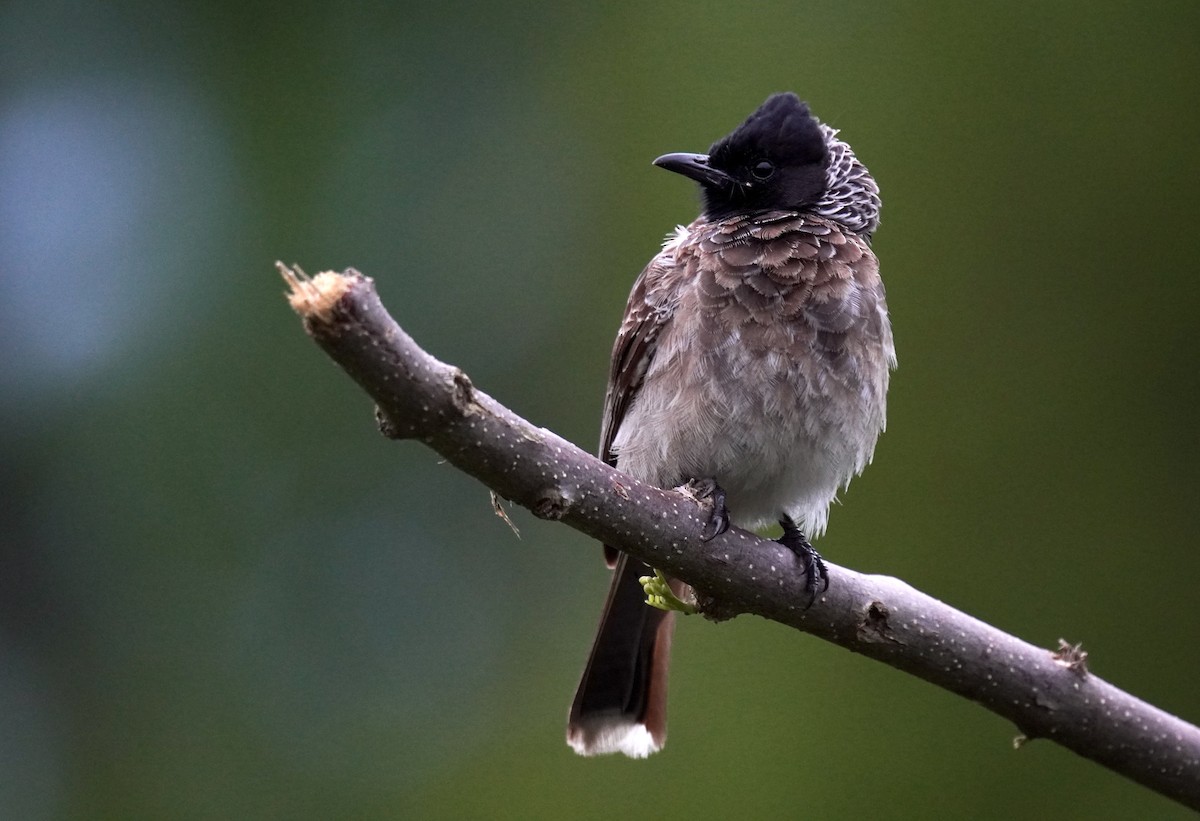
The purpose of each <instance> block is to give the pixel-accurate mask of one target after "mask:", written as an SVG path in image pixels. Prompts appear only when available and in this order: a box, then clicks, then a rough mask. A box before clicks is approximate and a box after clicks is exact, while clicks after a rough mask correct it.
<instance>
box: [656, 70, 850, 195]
mask: <svg viewBox="0 0 1200 821" xmlns="http://www.w3.org/2000/svg"><path fill="white" fill-rule="evenodd" d="M654 164H655V165H657V166H660V167H662V168H666V169H667V170H669V171H675V172H677V173H679V174H683V175H684V176H686V177H690V178H691V179H693V180H695V181H696V182H698V183H700V187H701V189H702V190H703V193H704V213H705V215H706V216H708V217H710V218H721V217H726V216H730V215H733V214H744V213H754V212H758V211H770V210H774V209H789V210H797V211H799V210H804V209H805V208H807V207H811V206H813V205H815V204H816V203H817V202H818V201H820V199H821V197H822V195H823V194H824V193H825V189H826V169H827V168H828V166H829V146H828V144H827V143H826V138H825V132H823V131H822V129H821V124H820V123H819V122H818V121H817V118H816V117H814V116H813V115H812V113H811V112H810V111H809V110H808V104H807V103H803V102H801V101H800V98H798V97H797V96H796V95H795V94H792V93H791V92H788V93H785V94H773V95H771V96H770V97H768V98H767V101H766V102H765V103H763V104H762V105H761V106H759V108H758V110H757V111H755V112H754V113H753V114H751V115H750V116H749V117H747V118H746V121H745V122H744V123H742V124H741V125H739V126H738V127H737V128H736V129H734V131H733V133H732V134H730V135H729V136H728V137H725V138H724V139H721V140H718V141H717V142H715V143H713V146H712V148H711V149H709V152H708V154H707V155H704V154H666V155H664V156H662V157H659V158H658V159H657V160H655V161H654Z"/></svg>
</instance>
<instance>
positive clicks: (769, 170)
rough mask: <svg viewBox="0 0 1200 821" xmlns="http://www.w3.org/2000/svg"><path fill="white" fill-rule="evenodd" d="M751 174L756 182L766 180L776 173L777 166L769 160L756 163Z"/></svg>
mask: <svg viewBox="0 0 1200 821" xmlns="http://www.w3.org/2000/svg"><path fill="white" fill-rule="evenodd" d="M750 173H751V174H753V175H754V178H755V179H756V180H765V179H768V178H770V176H771V175H772V174H774V173H775V166H774V164H772V163H770V162H768V161H767V160H762V161H760V162H758V163H755V165H754V167H753V168H751V169H750Z"/></svg>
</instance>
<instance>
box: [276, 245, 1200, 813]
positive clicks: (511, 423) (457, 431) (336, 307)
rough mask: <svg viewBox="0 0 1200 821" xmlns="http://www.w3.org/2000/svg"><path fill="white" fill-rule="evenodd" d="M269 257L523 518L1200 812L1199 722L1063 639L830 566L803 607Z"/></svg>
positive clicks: (759, 545) (349, 281) (388, 414)
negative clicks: (819, 641) (1103, 674)
mask: <svg viewBox="0 0 1200 821" xmlns="http://www.w3.org/2000/svg"><path fill="white" fill-rule="evenodd" d="M278 267H279V270H280V273H282V274H283V277H284V279H285V280H287V282H288V284H289V286H290V287H291V293H290V294H289V301H290V302H291V305H292V308H293V309H294V310H295V311H296V312H297V313H298V314H300V316H301V317H302V318H303V320H304V328H305V330H306V331H307V332H308V334H309V335H310V336H312V337H313V339H314V340H315V341H316V342H317V344H318V345H320V346H321V348H322V349H323V350H324V351H325V353H327V354H328V355H329V356H330V357H331V358H332V359H333V360H334V361H335V362H336V363H337V364H338V365H340V366H341V367H342V368H343V369H344V370H345V371H346V372H347V373H348V374H350V376H351V377H353V379H354V380H355V381H356V382H357V383H358V384H359V386H360V387H362V388H363V390H365V391H366V392H367V394H368V395H370V396H371V398H372V399H374V400H375V402H376V405H377V414H378V417H379V423H380V427H381V429H382V430H383V431H384V433H385V434H386V435H388V436H389V437H391V438H395V439H419V440H420V441H422V442H424V443H425V444H426V445H428V446H429V447H431V448H433V449H434V450H435V451H437V452H438V453H439V454H441V455H442V456H443V457H445V458H446V459H447V460H448V461H449V462H451V463H452V464H454V465H455V466H456V467H458V468H459V469H461V470H463V471H464V472H466V473H468V474H470V475H472V476H474V477H475V478H477V479H479V480H480V481H481V482H483V483H484V484H485V485H487V486H488V487H489V488H491V489H492V490H493V491H495V492H496V493H498V494H499V495H501V496H503V497H504V498H506V499H509V500H511V501H513V502H516V503H517V504H520V505H522V506H523V507H526V508H528V509H529V510H531V511H532V512H533V513H534V515H535V516H538V517H539V518H542V519H558V520H561V521H563V522H564V523H566V524H568V525H570V526H571V527H573V528H575V529H576V530H579V531H581V532H582V533H586V534H587V535H589V536H592V537H595V538H596V539H599V540H602V541H603V542H605V543H606V544H610V545H613V546H615V547H618V548H620V549H621V550H623V551H625V552H627V553H630V554H631V555H633V556H636V557H637V558H639V559H641V560H643V561H645V562H646V563H647V564H650V565H651V566H653V567H657V568H660V569H661V570H663V571H664V572H666V573H667V574H668V575H670V576H674V577H676V578H679V579H681V580H683V581H685V582H687V583H688V584H690V585H691V586H692V587H693V588H695V589H696V591H697V595H698V598H699V606H700V610H701V612H702V613H704V614H705V615H707V616H709V617H710V618H718V619H725V618H731V617H733V616H735V615H737V614H739V613H754V614H756V615H759V616H763V617H764V618H768V619H772V620H774V621H778V622H781V623H783V624H786V625H788V626H790V627H794V628H796V629H798V630H803V631H804V632H806V633H811V634H813V635H815V636H819V637H820V638H823V639H826V640H827V641H831V642H833V643H834V644H837V645H840V646H841V647H844V648H846V649H848V650H852V651H854V652H856V653H861V654H862V655H864V656H869V657H870V658H873V659H877V660H879V661H882V662H884V663H886V664H889V665H891V666H892V667H895V668H897V669H900V670H904V671H906V672H909V673H912V674H913V675H915V676H918V677H919V678H923V679H925V680H926V681H929V682H931V683H933V684H936V685H938V686H939V687H942V688H944V689H946V690H950V691H951V692H954V693H958V694H959V695H961V696H965V697H966V698H969V699H971V700H972V701H975V702H978V703H979V704H981V705H983V706H984V707H986V708H987V709H989V710H991V711H992V712H994V713H996V714H998V715H1000V716H1003V717H1004V718H1007V719H1009V720H1010V721H1012V722H1013V723H1014V724H1016V725H1017V727H1018V729H1019V730H1020V732H1021V734H1022V736H1024V738H1026V739H1034V738H1048V739H1051V740H1054V741H1057V742H1058V743H1059V744H1062V745H1063V746H1064V747H1067V748H1068V749H1070V750H1073V751H1074V752H1076V753H1078V754H1079V755H1082V756H1084V757H1086V758H1090V759H1092V760H1093V761H1096V762H1098V763H1100V764H1102V765H1104V766H1106V767H1108V768H1110V769H1112V770H1114V771H1116V772H1118V773H1121V774H1122V775H1125V776H1128V777H1129V778H1131V779H1133V780H1134V781H1137V782H1138V783H1140V784H1143V785H1145V786H1147V787H1149V788H1150V789H1152V790H1155V791H1157V792H1159V793H1162V794H1163V795H1165V796H1168V797H1170V798H1173V799H1175V800H1176V801H1179V802H1181V803H1183V804H1185V805H1186V806H1188V807H1191V808H1192V809H1198V810H1200V728H1197V727H1195V726H1193V725H1191V724H1188V723H1186V722H1184V721H1182V720H1180V719H1178V718H1175V717H1174V716H1172V715H1170V714H1168V713H1165V712H1163V711H1162V710H1159V709H1158V708H1156V707H1154V706H1152V705H1150V704H1147V703H1146V702H1144V701H1141V700H1140V699H1137V698H1135V697H1133V696H1131V695H1129V694H1127V693H1125V692H1123V691H1121V690H1118V689H1117V688H1116V687H1114V686H1112V685H1111V684H1108V683H1107V682H1105V681H1102V680H1101V679H1099V678H1097V677H1096V676H1094V675H1091V674H1090V673H1089V672H1088V671H1087V667H1086V665H1085V663H1084V658H1085V656H1086V654H1083V653H1082V652H1080V651H1079V649H1078V648H1077V647H1075V648H1073V647H1070V646H1068V645H1066V644H1065V643H1064V644H1063V645H1062V646H1061V647H1060V648H1058V651H1057V652H1051V651H1050V650H1046V649H1044V648H1040V647H1034V646H1033V645H1031V644H1027V643H1026V642H1024V641H1021V640H1020V639H1017V638H1015V637H1013V636H1010V635H1008V634H1007V633H1004V632H1002V631H1000V630H997V629H996V628H994V627H991V626H990V625H987V624H984V623H983V622H981V621H979V620H978V619H975V618H972V617H971V616H968V615H966V614H965V613H962V612H960V611H958V610H955V609H954V608H952V607H949V606H948V605H945V604H943V603H942V602H940V601H937V600H936V599H933V598H931V597H929V596H927V595H925V594H923V593H921V592H919V591H917V590H914V589H913V588H912V587H910V586H908V585H907V584H905V583H904V582H902V581H900V580H898V579H894V578H891V577H888V576H874V575H863V574H860V573H855V572H854V571H852V570H847V569H845V568H842V567H838V566H837V565H834V564H832V563H827V566H828V569H829V589H828V591H827V592H826V593H825V594H823V595H822V596H820V597H819V598H818V600H817V601H816V603H815V604H814V605H813V606H812V607H811V609H808V610H805V609H804V604H805V603H806V602H807V600H808V599H807V596H806V594H805V592H804V577H803V575H802V574H801V573H800V571H799V568H798V567H797V564H796V561H795V557H794V556H793V554H792V553H791V551H790V550H788V549H787V548H785V547H783V546H781V545H779V544H778V543H776V542H773V541H770V540H767V539H762V538H760V537H758V536H756V535H754V534H753V533H749V532H747V531H744V530H739V529H737V528H731V529H730V530H729V531H728V532H726V533H725V534H723V535H721V536H719V537H718V538H716V539H713V540H712V541H710V542H703V541H701V539H700V532H701V529H702V527H703V524H704V522H705V520H706V516H705V511H703V510H702V509H701V507H700V505H699V504H698V503H697V502H695V501H694V500H693V499H691V498H690V497H688V496H686V495H684V494H682V493H679V492H676V491H670V490H659V489H658V488H654V487H651V486H650V485H647V484H644V483H642V482H639V481H637V480H636V479H633V478H631V477H629V476H626V475H625V474H623V473H621V472H619V471H617V470H614V469H613V468H611V467H609V466H608V465H606V464H604V463H603V462H602V461H600V460H599V459H596V458H595V457H593V456H591V455H590V454H588V453H585V452H584V451H582V450H580V449H579V448H577V447H575V446H574V445H572V444H571V443H570V442H567V441H566V440H564V439H561V438H560V437H558V436H556V435H555V434H553V433H551V432H550V431H548V430H546V429H545V428H539V427H535V426H534V425H532V424H530V423H529V422H527V421H525V420H524V419H522V418H520V417H519V416H517V415H516V414H514V413H513V412H512V411H510V410H508V409H507V408H505V407H504V406H502V405H501V404H499V403H498V402H496V401H495V400H494V399H492V398H491V397H490V396H488V395H487V394H485V393H483V392H482V391H479V390H477V389H476V388H475V387H474V386H473V385H472V384H471V381H470V379H468V378H467V375H466V374H464V373H463V372H462V371H460V370H459V369H458V368H455V367H453V366H451V365H446V364H445V363H442V362H439V361H438V360H437V359H434V358H433V357H432V356H430V355H429V354H428V353H426V352H425V351H424V350H422V349H421V348H420V347H418V346H417V344H416V343H415V342H414V341H413V340H412V338H411V337H409V336H408V334H406V333H405V332H404V331H403V330H401V329H400V327H399V326H398V325H397V324H396V322H395V321H394V320H393V319H392V318H391V316H389V315H388V313H387V311H386V310H385V309H384V307H383V305H382V304H381V302H380V301H379V296H378V294H376V292H375V288H374V285H373V283H372V281H371V280H370V279H368V278H366V277H364V276H362V275H361V274H359V273H358V272H357V271H354V270H353V269H351V270H348V271H346V272H345V273H344V274H335V273H324V274H320V275H318V276H317V277H315V278H313V279H311V280H310V279H308V278H307V277H306V276H305V275H304V274H303V272H301V271H300V270H299V269H288V268H286V267H285V266H283V265H282V264H280V265H279V266H278Z"/></svg>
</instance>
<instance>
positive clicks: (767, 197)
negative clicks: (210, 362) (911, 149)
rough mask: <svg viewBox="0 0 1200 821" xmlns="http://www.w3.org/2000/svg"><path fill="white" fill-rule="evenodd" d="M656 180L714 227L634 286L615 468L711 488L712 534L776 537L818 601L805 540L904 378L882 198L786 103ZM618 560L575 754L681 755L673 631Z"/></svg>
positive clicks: (615, 366)
mask: <svg viewBox="0 0 1200 821" xmlns="http://www.w3.org/2000/svg"><path fill="white" fill-rule="evenodd" d="M654 164H655V165H657V166H660V167H662V168H666V169H667V170H669V171H675V172H677V173H680V174H683V175H684V176H686V177H690V178H691V179H693V180H695V181H696V182H698V183H699V184H700V188H701V191H702V194H703V202H704V211H703V213H702V214H701V215H700V217H699V218H698V219H696V220H695V221H694V222H692V224H691V225H688V226H687V227H686V228H683V227H681V228H678V229H677V230H676V231H675V233H674V234H672V235H671V236H669V237H668V238H667V241H666V243H665V244H664V246H663V249H662V251H661V252H660V253H659V254H658V256H656V257H655V258H654V259H653V260H651V261H650V264H649V265H648V266H646V269H645V270H644V271H643V272H642V274H641V276H639V277H638V279H637V281H636V282H635V283H634V286H633V291H632V293H631V294H630V295H629V304H628V305H627V306H626V308H625V318H624V320H623V321H622V322H621V329H620V332H619V333H618V334H617V340H616V344H615V345H614V347H613V354H612V369H611V372H610V374H609V380H608V392H607V395H606V396H605V400H604V421H603V423H602V426H601V434H600V440H601V441H600V456H601V458H603V459H605V460H607V461H608V463H609V464H611V465H615V466H616V467H618V468H619V469H621V470H622V471H624V472H626V473H628V474H630V475H631V476H634V477H636V478H638V479H641V480H642V481H645V482H649V483H651V484H653V485H656V486H658V487H663V488H671V487H675V486H677V485H681V484H683V483H685V482H687V481H689V480H705V481H706V482H707V481H711V482H715V487H714V493H713V495H714V502H715V509H714V512H713V520H714V522H716V523H717V526H716V527H714V528H712V532H716V531H719V530H720V529H722V528H723V526H727V523H728V522H732V523H733V524H735V525H738V526H739V527H744V528H751V529H752V528H758V527H762V526H764V525H767V524H769V523H771V522H775V521H778V522H779V523H780V524H782V525H783V528H784V535H783V538H782V539H780V541H781V542H782V543H783V544H785V545H787V546H788V547H790V548H792V550H794V551H795V552H796V554H797V556H798V557H799V558H800V560H801V567H802V568H803V569H804V571H805V572H806V573H807V574H808V589H809V592H810V594H812V595H813V596H815V595H816V592H817V588H818V579H819V580H821V581H826V580H825V570H824V565H823V564H822V563H821V559H820V556H819V555H817V553H816V551H814V550H813V549H812V547H811V545H809V544H808V541H807V540H806V539H805V537H804V533H808V535H810V536H813V537H816V536H819V535H820V534H821V533H822V532H823V531H824V530H825V524H826V522H827V520H828V516H829V505H830V503H831V502H832V501H833V499H834V498H835V496H836V495H837V492H838V489H839V488H842V487H845V486H846V485H847V484H849V482H850V479H851V478H852V477H854V476H855V475H857V474H859V473H861V472H862V470H863V468H865V467H866V465H867V463H869V462H870V461H871V456H872V453H873V451H874V449H875V441H876V439H877V438H878V437H879V434H880V432H881V431H882V430H883V427H884V416H885V409H886V394H887V387H888V373H889V371H890V369H891V368H893V367H895V364H896V356H895V350H894V348H893V346H892V331H891V325H890V323H889V321H888V314H887V305H886V304H885V302H884V292H883V282H882V281H881V280H880V278H879V263H878V261H877V260H876V258H875V255H874V254H873V253H872V252H871V245H870V241H871V234H872V232H874V230H875V229H876V227H877V226H878V224H879V206H880V202H879V189H878V187H877V186H876V185H875V181H874V180H873V179H872V178H871V175H870V174H869V173H868V172H867V169H866V168H865V167H864V166H863V165H862V163H860V162H859V161H858V160H857V159H856V158H855V156H854V153H853V152H852V151H851V150H850V146H849V145H847V144H846V143H844V142H842V141H841V140H839V139H838V138H837V131H835V130H834V129H832V128H830V127H829V126H827V125H824V124H822V123H821V122H820V121H818V120H817V118H816V117H814V116H813V115H812V114H811V113H810V112H809V109H808V106H807V104H805V103H803V102H801V101H800V100H799V99H798V98H797V97H796V95H794V94H790V93H788V94H775V95H773V96H771V97H769V98H768V99H767V101H766V102H765V103H763V104H762V106H761V107H760V108H759V109H758V110H757V111H755V112H754V113H753V114H751V115H750V117H749V118H747V120H746V121H745V122H744V123H742V124H741V125H740V126H738V127H737V129H735V130H734V131H733V133H731V134H730V135H729V136H727V137H725V138H724V139H722V140H719V141H718V142H716V143H715V144H713V146H712V148H711V149H710V150H709V153H708V154H707V155H704V154H667V155H664V156H662V157H659V158H658V159H657V160H655V161H654ZM708 535H711V532H710V533H709V534H708ZM605 555H606V557H607V559H608V562H609V565H610V566H611V567H615V572H614V575H613V580H612V586H611V588H610V589H609V593H608V600H607V601H606V602H605V606H604V614H603V616H602V617H601V621H600V627H599V630H598V632H597V635H596V640H595V644H594V645H593V646H592V652H591V656H590V658H589V659H588V663H587V667H586V668H585V669H584V672H583V678H582V680H581V681H580V683H579V690H578V691H577V692H576V694H575V701H574V703H573V704H572V706H571V714H570V719H569V726H568V729H567V741H568V743H569V744H570V745H571V746H572V747H573V748H574V749H575V751H576V752H578V753H580V754H581V755H597V754H601V753H612V752H622V753H624V754H626V755H628V756H632V757H636V758H641V757H645V756H647V755H649V754H650V753H653V752H656V751H658V750H659V749H661V747H662V746H663V743H664V742H665V740H666V734H667V729H666V695H667V664H668V654H669V648H670V643H671V632H672V628H673V626H674V613H670V612H664V611H662V610H658V609H655V608H653V607H649V606H647V605H646V604H645V594H644V592H643V589H642V585H641V584H640V583H639V581H638V579H639V577H640V576H642V575H644V574H646V573H647V572H648V571H647V568H646V566H645V565H644V564H642V563H641V562H639V561H637V560H634V559H630V558H629V557H627V556H625V555H623V554H620V553H618V552H617V551H615V550H613V549H612V548H609V547H607V546H606V547H605ZM826 583H827V582H826ZM672 587H673V588H674V589H675V590H676V592H681V591H682V585H681V584H680V583H679V582H677V581H673V582H672Z"/></svg>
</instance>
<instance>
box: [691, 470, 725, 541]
mask: <svg viewBox="0 0 1200 821" xmlns="http://www.w3.org/2000/svg"><path fill="white" fill-rule="evenodd" d="M688 484H689V485H690V487H691V491H692V495H693V496H695V497H696V498H697V499H711V500H712V512H711V513H709V514H708V521H707V522H705V523H704V529H703V530H701V531H700V538H701V539H702V540H703V541H706V542H708V541H712V540H713V539H715V538H717V537H718V536H720V535H721V534H722V533H724V532H725V531H726V530H728V529H729V508H727V507H726V506H725V491H724V490H722V489H721V486H720V485H718V484H717V480H716V479H693V480H692V481H691V482H689V483H688Z"/></svg>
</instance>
